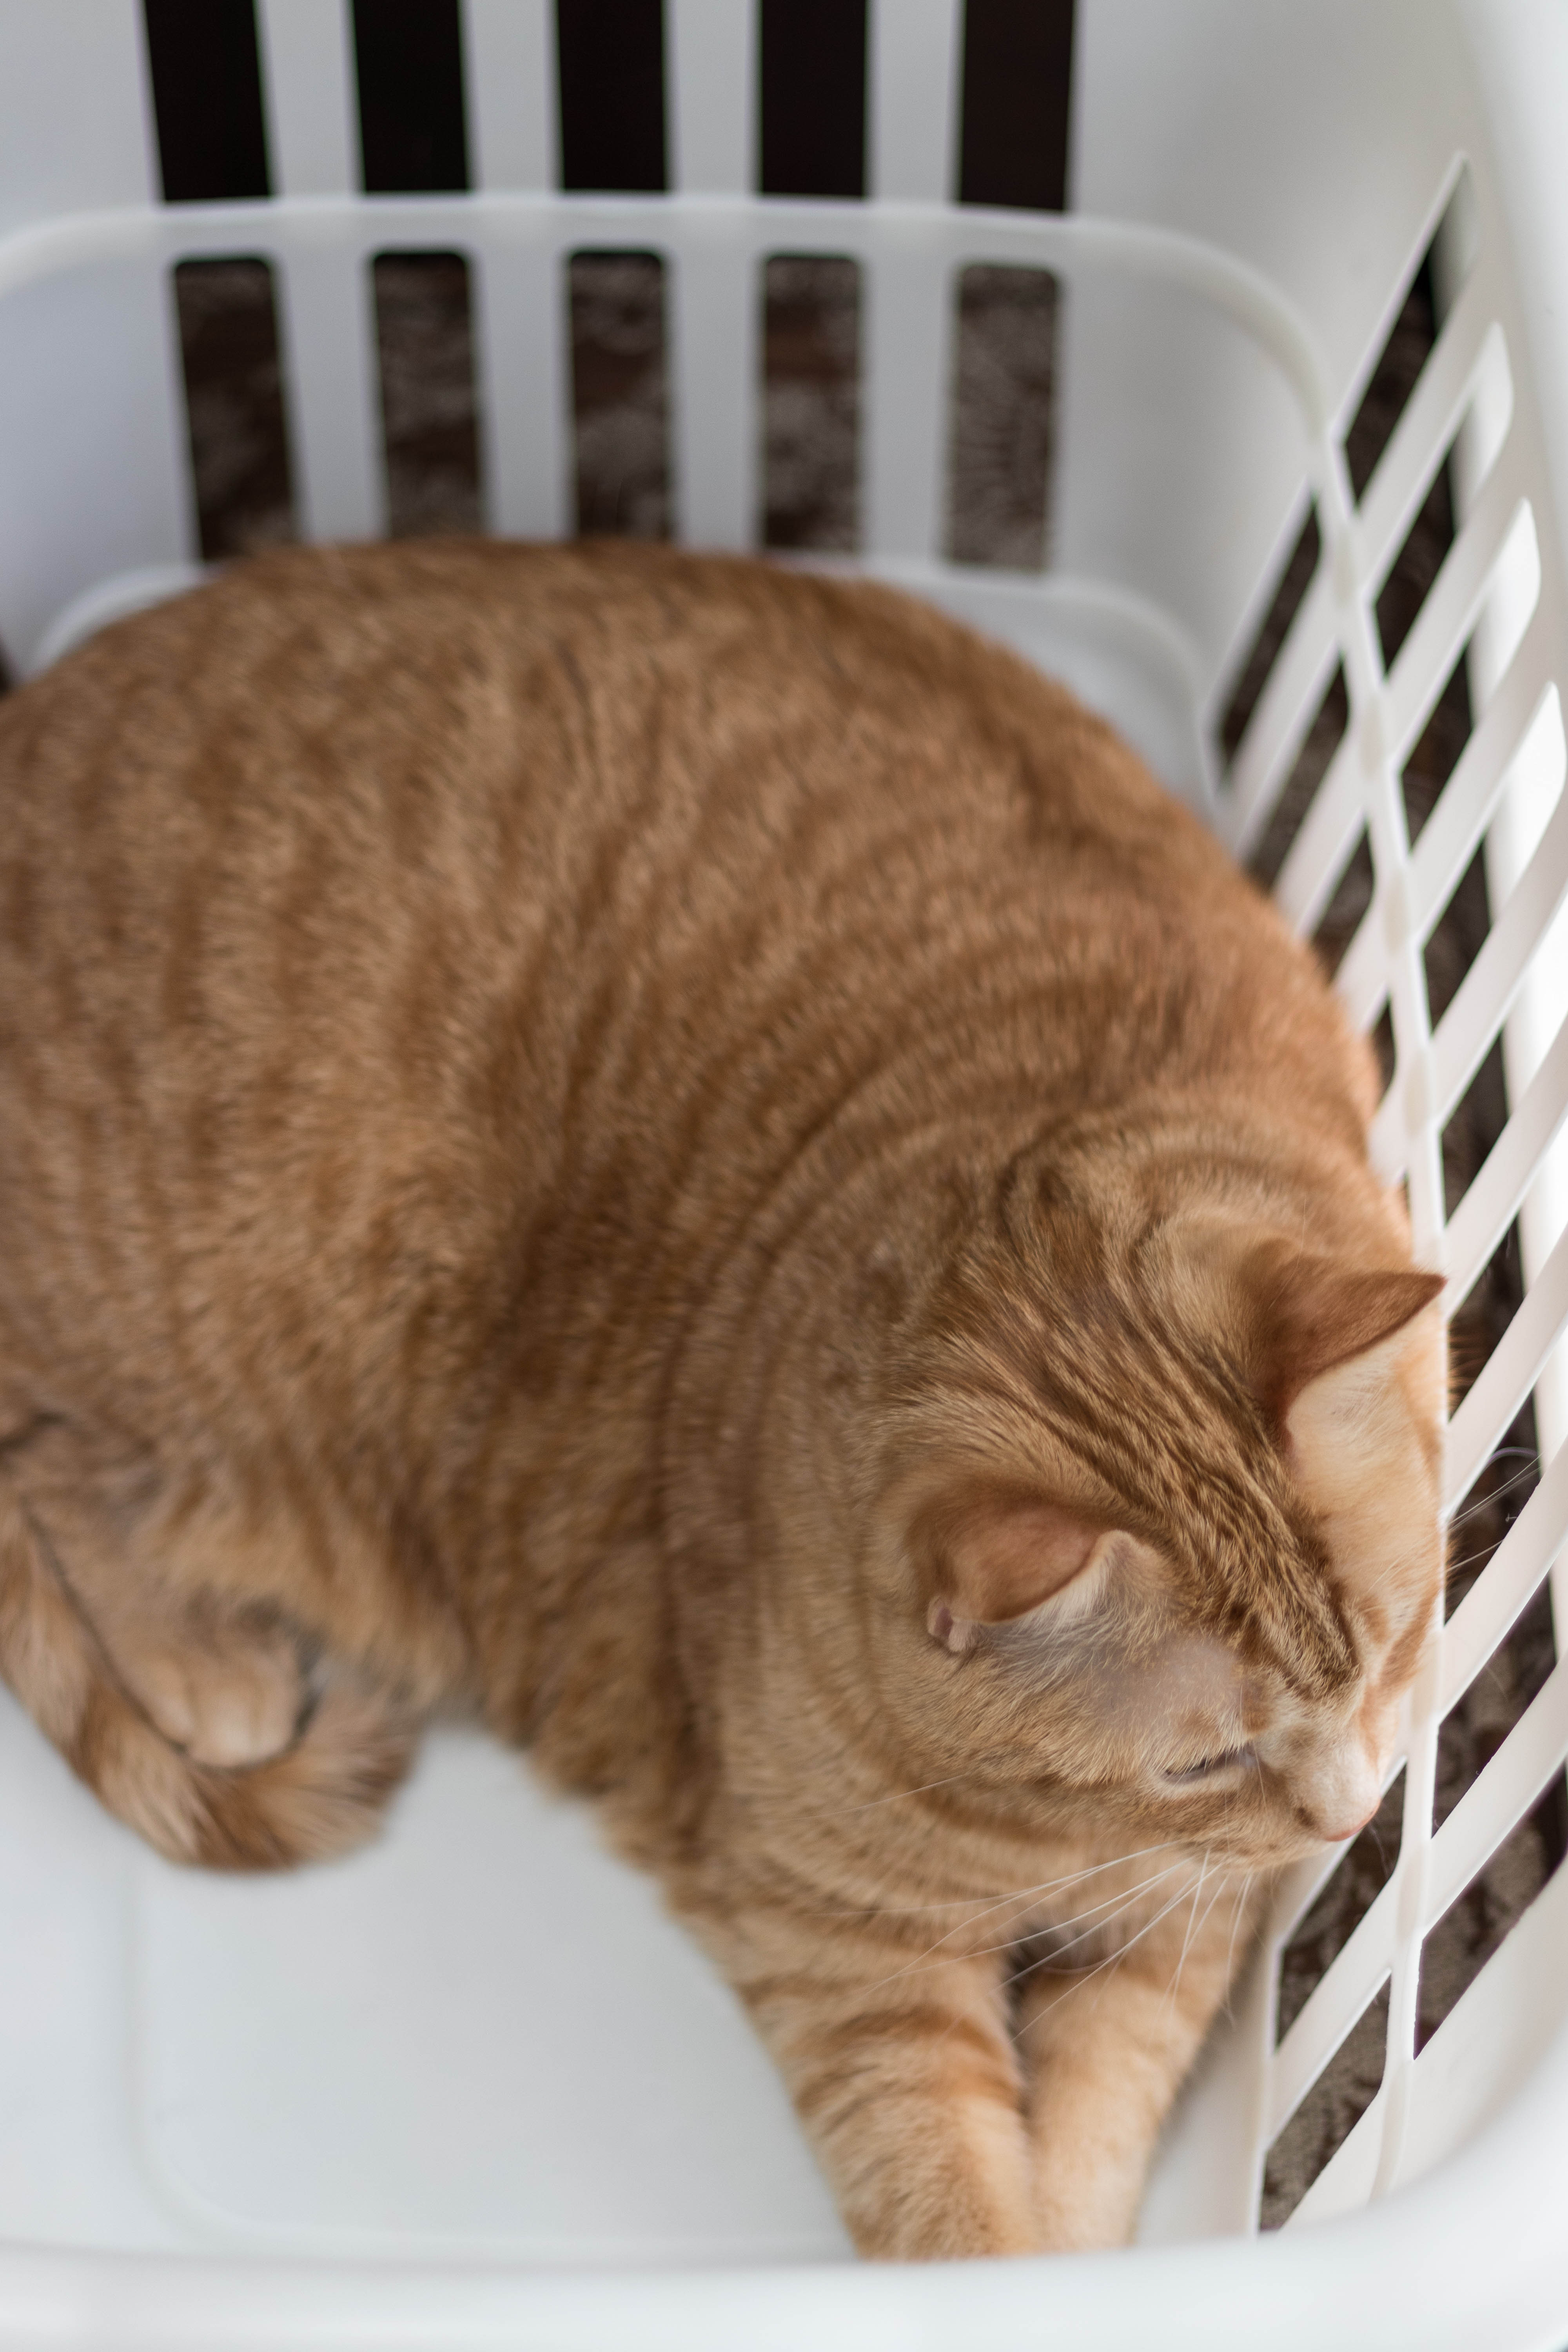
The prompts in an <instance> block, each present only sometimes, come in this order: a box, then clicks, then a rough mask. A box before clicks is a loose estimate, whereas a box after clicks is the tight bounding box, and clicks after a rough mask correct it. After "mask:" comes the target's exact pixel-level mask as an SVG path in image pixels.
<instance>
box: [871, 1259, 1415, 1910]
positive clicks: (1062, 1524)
mask: <svg viewBox="0 0 1568 2352" xmlns="http://www.w3.org/2000/svg"><path fill="white" fill-rule="evenodd" d="M1394 1254H1395V1252H1394V1249H1393V1248H1390V1249H1388V1250H1387V1251H1386V1252H1385V1253H1384V1255H1385V1256H1386V1257H1392V1256H1393V1255H1394ZM1092 1256H1093V1262H1092V1263H1089V1262H1088V1261H1087V1260H1086V1262H1085V1263H1083V1264H1081V1265H1079V1267H1078V1268H1077V1269H1076V1270H1075V1269H1074V1268H1072V1267H1071V1266H1070V1265H1069V1266H1068V1267H1066V1268H1065V1269H1064V1268H1063V1266H1062V1265H1061V1264H1060V1262H1059V1261H1058V1264H1057V1265H1055V1266H1054V1267H1053V1269H1052V1273H1051V1277H1050V1279H1049V1281H1048V1282H1038V1283H1033V1284H1031V1283H1029V1282H1019V1281H1017V1280H1016V1279H1013V1278H1007V1279H1005V1280H1001V1281H998V1280H997V1279H996V1278H995V1270H994V1267H993V1269H992V1275H991V1278H990V1279H989V1280H988V1281H986V1282H984V1283H983V1284H978V1285H973V1286H970V1295H969V1297H968V1300H967V1302H966V1303H964V1304H963V1305H961V1306H960V1307H958V1308H957V1309H956V1311H955V1310H954V1308H953V1305H952V1299H951V1297H950V1299H949V1301H948V1304H947V1308H946V1329H945V1332H944V1335H943V1346H942V1364H943V1369H942V1376H941V1378H940V1379H939V1380H937V1381H935V1382H932V1383H921V1384H920V1385H919V1387H918V1389H917V1390H915V1391H912V1392H907V1402H908V1403H909V1405H910V1408H911V1415H910V1420H909V1421H908V1422H907V1423H906V1428H907V1429H912V1430H913V1431H914V1432H915V1433H916V1442H915V1443H914V1444H913V1445H912V1446H910V1445H909V1444H905V1445H903V1446H901V1447H900V1470H899V1475H898V1476H897V1479H896V1481H895V1486H894V1488H893V1490H892V1492H891V1494H890V1495H889V1496H888V1497H887V1499H889V1501H891V1502H892V1503H893V1506H894V1508H893V1515H892V1517H893V1524H895V1525H896V1527H897V1530H898V1533H897V1538H896V1549H897V1551H898V1553H899V1555H900V1568H899V1571H898V1577H897V1582H898V1586H899V1608H900V1615H901V1621H902V1622H901V1626H900V1643H899V1646H900V1651H901V1653H902V1657H903V1664H904V1667H905V1669H907V1671H903V1672H900V1673H898V1674H897V1675H895V1676H894V1678H893V1681H894V1683H895V1684H896V1686H897V1692H898V1699H897V1704H898V1705H899V1709H900V1713H901V1714H903V1715H904V1717H905V1719H906V1722H907V1723H908V1724H909V1727H910V1728H911V1729H914V1728H917V1727H918V1729H919V1730H920V1732H921V1735H922V1751H923V1752H925V1753H928V1754H930V1755H931V1757H932V1758H933V1759H938V1758H940V1759H941V1760H942V1761H943V1762H944V1763H946V1764H947V1765H948V1766H949V1768H950V1769H954V1770H955V1771H957V1772H961V1773H963V1775H964V1777H965V1778H966V1779H968V1780H971V1781H972V1782H973V1783H979V1784H981V1785H984V1786H987V1787H989V1788H991V1789H993V1790H994V1791H995V1793H996V1796H997V1798H998V1799H999V1800H1000V1801H1003V1802H1005V1805H1006V1808H1007V1810H1008V1811H1009V1812H1010V1813H1011V1814H1013V1815H1015V1816H1016V1817H1018V1818H1020V1819H1021V1820H1023V1821H1025V1822H1026V1821H1027V1820H1029V1819H1030V1818H1031V1816H1032V1815H1034V1814H1037V1815H1038V1817H1039V1820H1040V1823H1041V1826H1042V1827H1044V1826H1045V1825H1046V1824H1047V1822H1052V1823H1060V1822H1061V1821H1062V1819H1063V1816H1064V1811H1065V1813H1066V1815H1067V1817H1068V1819H1069V1820H1070V1819H1073V1818H1077V1819H1079V1820H1080V1821H1081V1822H1083V1823H1084V1825H1085V1826H1086V1827H1087V1826H1089V1824H1090V1823H1091V1822H1114V1823H1115V1824H1116V1825H1118V1826H1119V1827H1120V1828H1121V1829H1124V1830H1125V1831H1126V1832H1129V1833H1130V1840H1131V1837H1136V1838H1137V1839H1138V1840H1139V1841H1140V1842H1146V1843H1157V1842H1159V1841H1161V1840H1163V1839H1173V1840H1181V1841H1187V1842H1190V1843H1192V1844H1193V1845H1194V1847H1203V1848H1206V1849H1209V1850H1211V1851H1212V1852H1213V1853H1215V1856H1216V1858H1217V1857H1218V1856H1220V1855H1225V1856H1226V1857H1229V1858H1232V1859H1235V1860H1237V1861H1238V1862H1241V1863H1244V1864H1247V1865H1265V1864H1273V1863H1278V1862H1283V1861H1286V1860H1289V1859H1291V1858H1293V1857H1295V1856H1298V1855H1300V1854H1301V1853H1307V1852H1310V1851H1311V1850H1312V1849H1313V1848H1315V1847H1317V1846H1320V1845H1322V1844H1324V1843H1333V1842H1335V1841H1337V1840H1339V1839H1342V1838H1345V1837H1349V1836H1350V1835H1352V1833H1353V1832H1355V1831H1356V1830H1358V1829H1359V1828H1360V1827H1361V1826H1362V1825H1363V1822H1365V1821H1366V1820H1367V1819H1368V1818H1369V1816H1370V1815H1371V1814H1372V1812H1373V1811H1374V1810H1375V1808H1376V1806H1377V1803H1378V1801H1379V1797H1380V1794H1381V1791H1382V1789H1383V1787H1384V1781H1385V1780H1386V1778H1387V1775H1388V1771H1389V1768H1390V1764H1391V1761H1392V1758H1393V1751H1394V1740H1395V1738H1396V1736H1397V1731H1398V1725H1399V1716H1400V1706H1401V1701H1402V1700H1403V1698H1404V1696H1405V1692H1406V1690H1407V1689H1408V1687H1409V1685H1410V1683H1411V1681H1412V1679H1413V1677H1414V1675H1415V1672H1416V1669H1417V1667H1418V1664H1419V1663H1420V1660H1421V1656H1422V1654H1423V1651H1424V1649H1425V1646H1426V1640H1427V1637H1428V1634H1429V1632H1430V1629H1431V1625H1432V1622H1433V1613H1434V1607H1435V1603H1436V1595H1437V1592H1438V1591H1439V1588H1440V1584H1441V1580H1442V1572H1443V1543H1442V1536H1441V1530H1440V1526H1439V1519H1438V1507H1439V1458H1440V1423H1441V1411H1440V1407H1441V1395H1442V1363H1443V1356H1442V1334H1441V1328H1440V1324H1439V1321H1438V1318H1437V1315H1436V1308H1435V1306H1434V1304H1433V1302H1434V1300H1435V1297H1436V1293H1437V1291H1438V1289H1439V1288H1440V1287H1441V1285H1440V1283H1439V1281H1438V1280H1437V1278H1436V1276H1430V1275H1426V1274H1421V1273H1417V1272H1415V1271H1413V1270H1412V1269H1410V1268H1409V1267H1408V1266H1405V1267H1401V1266H1398V1265H1390V1264H1387V1263H1384V1264H1382V1265H1379V1264H1376V1263H1371V1264H1367V1263H1359V1264H1358V1263H1351V1262H1346V1261H1344V1260H1343V1259H1342V1257H1340V1256H1337V1255H1333V1254H1329V1253H1325V1252H1323V1251H1321V1250H1319V1249H1314V1248H1311V1247H1308V1246H1303V1245H1302V1244H1301V1243H1300V1241H1299V1240H1297V1239H1295V1238H1293V1237H1291V1236H1290V1235H1289V1234H1285V1233H1282V1232H1279V1231H1277V1230H1269V1229H1268V1228H1265V1227H1259V1226H1258V1225H1257V1224H1256V1223H1247V1222H1246V1221H1239V1222H1238V1221H1237V1220H1235V1219H1227V1218H1224V1217H1218V1218H1215V1217H1211V1218H1206V1219H1205V1218H1203V1217H1197V1218H1186V1219H1176V1220H1171V1221H1165V1222H1162V1223H1158V1224H1157V1225H1156V1226H1155V1227H1153V1228H1152V1229H1150V1230H1146V1231H1145V1232H1144V1233H1142V1234H1141V1235H1139V1236H1138V1237H1136V1239H1135V1240H1134V1241H1133V1242H1132V1243H1131V1244H1130V1245H1129V1246H1127V1247H1126V1248H1124V1249H1122V1250H1121V1251H1114V1250H1113V1251H1109V1252H1108V1251H1106V1250H1105V1249H1103V1248H1101V1247H1097V1249H1096V1251H1095V1252H1094V1253H1093V1254H1092ZM885 1524H886V1523H885ZM888 1687H889V1685H884V1688H885V1689H887V1688H888Z"/></svg>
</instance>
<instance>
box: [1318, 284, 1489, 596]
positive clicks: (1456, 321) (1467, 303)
mask: <svg viewBox="0 0 1568 2352" xmlns="http://www.w3.org/2000/svg"><path fill="white" fill-rule="evenodd" d="M1491 368H1497V369H1500V371H1501V372H1502V374H1503V376H1504V377H1505V378H1506V375H1507V369H1508V359H1507V352H1506V347H1505V345H1504V343H1503V338H1502V330H1501V329H1500V327H1499V326H1498V325H1497V324H1496V321H1495V319H1494V316H1493V311H1492V292H1491V289H1490V287H1489V285H1488V284H1487V281H1486V279H1485V278H1482V277H1480V276H1479V275H1477V274H1475V273H1473V272H1472V274H1471V276H1470V277H1469V278H1468V279H1467V281H1466V283H1465V286H1464V289H1463V291H1462V292H1461V293H1460V295H1459V299H1458V301H1457V302H1456V303H1455V305H1454V308H1453V310H1452V311H1451V312H1450V313H1449V315H1448V318H1447V320H1446V321H1445V322H1444V326H1443V331H1442V333H1441V334H1440V335H1439V336H1438V338H1437V341H1436V343H1435V344H1434V345H1433V348H1432V351H1431V353H1430V355H1429V357H1428V358H1427V361H1426V366H1425V367H1424V368H1423V369H1422V371H1421V373H1420V374H1419V376H1418V377H1417V378H1416V380H1415V388H1414V390H1413V391H1412V393H1411V394H1410V398H1409V399H1408V401H1407V402H1406V403H1405V408H1404V411H1403V413H1402V414H1401V415H1400V418H1399V422H1398V424H1397V425H1395V426H1394V432H1393V434H1392V436H1390V439H1389V443H1388V446H1387V447H1386V449H1384V453H1383V455H1382V457H1380V458H1379V460H1378V463H1377V467H1376V470H1375V471H1374V473H1373V477H1372V479H1371V481H1370V482H1369V483H1368V484H1367V486H1366V494H1365V497H1364V498H1363V501H1362V504H1361V507H1360V508H1359V509H1358V511H1357V515H1356V524H1355V541H1356V570H1357V572H1358V573H1359V574H1360V576H1361V578H1362V579H1363V580H1381V579H1382V578H1383V576H1384V572H1386V571H1387V569H1388V567H1389V565H1390V564H1391V563H1392V562H1393V561H1394V557H1395V555H1396V554H1397V553H1398V551H1399V549H1400V548H1401V547H1402V546H1403V544H1404V542H1405V536H1406V534H1407V532H1408V531H1409V529H1410V526H1411V524H1412V523H1413V522H1414V521H1415V517H1416V515H1417V514H1418V512H1419V511H1420V509H1421V506H1422V503H1423V501H1424V500H1425V499H1426V493H1427V491H1428V489H1429V488H1430V487H1431V483H1432V478H1433V475H1434V473H1435V472H1436V467H1437V466H1438V464H1439V462H1440V461H1441V459H1442V457H1443V455H1444V453H1445V452H1446V450H1447V447H1448V445H1449V444H1450V442H1451V441H1452V440H1453V437H1454V435H1455V433H1456V432H1457V431H1458V425H1459V421H1460V418H1461V417H1462V415H1463V414H1464V411H1465V408H1466V406H1467V405H1468V402H1469V399H1470V395H1471V394H1472V392H1473V390H1474V388H1475V382H1476V378H1477V376H1478V375H1479V373H1481V371H1482V370H1483V369H1491ZM1510 406H1511V402H1510Z"/></svg>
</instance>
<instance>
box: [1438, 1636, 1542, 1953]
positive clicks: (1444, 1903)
mask: <svg viewBox="0 0 1568 2352" xmlns="http://www.w3.org/2000/svg"><path fill="white" fill-rule="evenodd" d="M1565 1756H1568V1658H1563V1659H1560V1660H1559V1661H1558V1663H1557V1664H1556V1665H1555V1666H1554V1667H1553V1668H1552V1672H1551V1674H1550V1675H1548V1676H1547V1678H1546V1681H1545V1683H1544V1684H1543V1685H1542V1688H1541V1691H1540V1693H1539V1695H1538V1696H1537V1697H1536V1699H1535V1701H1534V1703H1533V1704H1532V1705H1531V1706H1530V1707H1529V1708H1528V1709H1527V1710H1526V1712H1525V1714H1524V1715H1523V1716H1522V1717H1521V1720H1520V1721H1519V1722H1518V1723H1517V1724H1516V1725H1515V1726H1514V1727H1513V1729H1512V1730H1511V1731H1510V1734H1509V1736H1508V1738H1506V1739H1505V1740H1504V1741H1503V1744H1502V1746H1501V1747H1500V1748H1499V1749H1498V1751H1497V1754H1496V1755H1495V1756H1494V1757H1493V1758H1492V1759H1491V1760H1490V1762H1489V1764H1488V1765H1487V1766H1486V1768H1485V1769H1484V1770H1483V1771H1482V1772H1481V1774H1480V1775H1479V1778H1478V1779H1477V1780H1475V1781H1474V1782H1472V1784H1471V1786H1470V1787H1469V1788H1468V1789H1467V1790H1466V1791H1465V1793H1464V1795H1463V1796H1462V1797H1461V1798H1460V1800H1459V1801H1458V1804H1457V1805H1456V1806H1455V1808H1454V1810H1453V1811H1452V1812H1451V1813H1450V1814H1449V1816H1448V1818H1447V1821H1446V1822H1444V1824H1443V1826H1442V1828H1441V1829H1440V1830H1439V1831H1438V1832H1437V1834H1436V1837H1435V1838H1434V1839H1433V1841H1432V1846H1431V1857H1430V1868H1429V1872H1428V1877H1427V1900H1426V1927H1427V1928H1428V1929H1430V1928H1432V1927H1435V1926H1436V1923H1437V1921H1438V1920H1439V1919H1440V1918H1441V1917H1442V1916H1443V1914H1444V1912H1445V1911H1447V1908H1448V1906H1449V1905H1450V1904H1451V1903H1453V1902H1455V1901H1456V1900H1457V1899H1458V1896H1459V1895H1462V1894H1463V1893H1464V1891H1465V1889H1466V1887H1467V1886H1468V1885H1469V1883H1470V1881H1471V1879H1472V1878H1473V1877H1474V1876H1475V1874H1476V1873H1477V1871H1478V1870H1479V1869H1480V1868H1481V1866H1482V1865H1483V1864H1484V1863H1485V1862H1486V1861H1487V1860H1488V1858H1489V1856H1490V1855H1491V1854H1494V1853H1496V1852H1497V1850H1498V1848H1499V1846H1500V1845H1501V1843H1502V1842H1503V1840H1504V1839H1505V1838H1506V1837H1507V1836H1508V1834H1509V1832H1510V1830H1512V1829H1514V1828H1515V1827H1517V1825H1518V1823H1519V1822H1521V1821H1522V1819H1523V1818H1524V1816H1525V1814H1526V1813H1527V1812H1528V1811H1530V1808H1531V1805H1533V1804H1534V1802H1535V1801H1536V1799H1537V1798H1538V1797H1539V1796H1540V1795H1541V1793H1542V1790H1543V1789H1544V1788H1545V1786H1546V1784H1547V1782H1548V1781H1549V1780H1551V1778H1552V1774H1553V1773H1554V1772H1556V1771H1557V1770H1558V1769H1560V1767H1561V1766H1562V1763H1563V1758H1564V1757H1565Z"/></svg>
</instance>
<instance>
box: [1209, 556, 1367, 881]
mask: <svg viewBox="0 0 1568 2352" xmlns="http://www.w3.org/2000/svg"><path fill="white" fill-rule="evenodd" d="M1339 653H1340V648H1339V640H1338V636H1337V634H1336V614H1335V609H1334V596H1333V588H1332V584H1331V581H1330V578H1329V568H1328V565H1327V564H1326V563H1320V565H1319V567H1318V572H1317V576H1316V578H1315V579H1314V580H1313V582H1312V584H1311V586H1310V588H1309V590H1308V591H1307V593H1306V595H1305V596H1304V597H1303V598H1302V600H1301V607H1300V611H1299V612H1298V614H1297V615H1296V618H1295V620H1294V621H1293V622H1292V623H1291V625H1290V630H1289V635H1288V636H1287V637H1286V640H1285V644H1284V647H1283V649H1282V651H1281V653H1280V655H1279V659H1278V661H1276V663H1275V665H1274V667H1273V668H1272V670H1271V671H1270V672H1269V675H1268V685H1267V686H1266V687H1265V688H1264V689H1263V692H1262V694H1261V695H1260V696H1259V698H1258V708H1257V709H1256V710H1255V711H1254V712H1253V714H1252V718H1251V721H1250V723H1249V724H1248V726H1247V732H1246V734H1245V735H1244V736H1243V737H1242V739H1241V741H1240V743H1239V745H1238V746H1237V754H1236V758H1235V761H1233V763H1232V766H1231V771H1230V793H1229V811H1228V824H1227V834H1228V838H1229V843H1230V846H1231V848H1232V850H1233V851H1234V852H1235V854H1236V856H1237V857H1246V856H1247V854H1248V852H1249V851H1250V850H1251V849H1252V848H1253V846H1254V845H1255V844H1256V842H1257V840H1258V835H1260V834H1261V833H1262V831H1263V828H1264V826H1265V825H1266V824H1268V819H1269V816H1270V815H1271V814H1272V813H1273V808H1274V803H1275V802H1276V801H1277V800H1278V798H1279V791H1280V790H1281V789H1282V788H1283V786H1284V783H1285V781H1286V778H1287V776H1288V775H1289V771H1290V767H1291V764H1292V762H1293V761H1294V760H1295V757H1296V754H1297V752H1298V751H1299V750H1300V745H1301V739H1302V737H1303V736H1304V735H1305V734H1306V732H1307V730H1308V728H1309V726H1310V724H1311V720H1312V716H1313V713H1314V712H1315V711H1316V709H1317V708H1318V704H1319V702H1320V701H1321V698H1322V694H1323V689H1324V688H1325V687H1326V686H1327V685H1328V682H1329V680H1330V678H1331V677H1332V675H1333V670H1334V664H1335V663H1336V662H1337V660H1338V659H1339Z"/></svg>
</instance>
